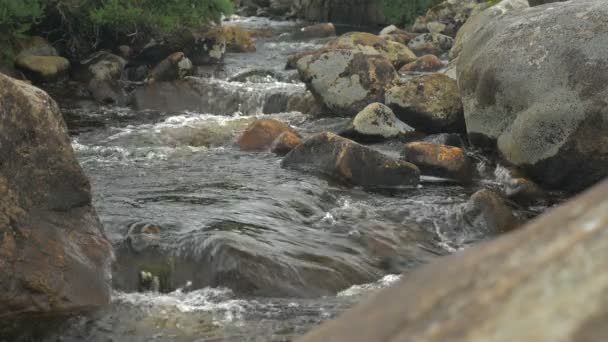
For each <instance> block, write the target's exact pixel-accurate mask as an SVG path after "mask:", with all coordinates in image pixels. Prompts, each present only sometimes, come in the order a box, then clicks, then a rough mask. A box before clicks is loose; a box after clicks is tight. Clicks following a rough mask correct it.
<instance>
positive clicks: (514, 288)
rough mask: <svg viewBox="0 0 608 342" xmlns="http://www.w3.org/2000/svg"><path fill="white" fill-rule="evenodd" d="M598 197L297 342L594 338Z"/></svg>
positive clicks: (408, 281) (434, 267)
mask: <svg viewBox="0 0 608 342" xmlns="http://www.w3.org/2000/svg"><path fill="white" fill-rule="evenodd" d="M606 193H608V183H607V182H604V183H602V184H600V185H598V186H597V187H596V188H595V189H594V190H592V191H589V192H587V193H586V194H584V195H583V196H579V197H577V198H575V199H573V200H571V201H570V202H569V203H567V204H564V205H562V206H560V207H557V208H554V209H552V210H550V211H549V212H547V213H545V214H544V215H542V216H541V217H539V218H538V219H536V220H534V221H532V222H530V223H529V224H527V225H525V226H524V227H522V228H520V229H518V230H517V231H514V232H512V233H510V234H506V235H503V236H500V237H498V238H497V239H495V240H492V241H489V242H486V243H483V244H479V245H477V246H473V247H470V248H467V249H466V250H464V251H462V252H460V253H456V254H454V255H452V256H448V257H445V258H442V259H440V260H437V261H436V262H433V263H431V264H429V265H427V266H424V267H421V268H420V269H418V270H416V271H414V272H411V273H409V274H408V276H407V277H404V278H403V279H402V280H401V281H400V282H399V283H397V284H395V286H393V287H391V288H389V289H386V290H384V291H383V292H381V293H379V294H377V295H375V296H374V297H372V298H370V299H368V300H366V301H364V302H363V303H361V304H359V305H358V306H357V307H355V308H354V309H352V310H350V311H349V312H347V313H345V314H344V315H342V317H340V318H338V319H337V320H333V321H329V322H327V323H325V324H324V325H322V326H321V327H319V328H318V329H316V330H315V331H313V332H311V333H309V334H308V335H307V336H305V337H304V338H302V339H300V341H302V342H312V341H350V342H367V341H407V340H411V341H428V342H439V341H446V340H448V341H492V340H494V341H533V340H539V341H546V340H552V339H553V340H558V341H596V340H598V339H599V340H601V339H602V336H605V335H604V334H605V325H604V324H603V322H604V320H603V317H605V316H606V314H607V312H608V309H607V308H608V303H607V302H606V299H605V298H604V297H601V296H600V297H598V296H597V294H598V293H604V292H606V291H608V280H607V279H605V278H604V277H601V276H598V275H599V274H602V272H603V270H604V269H605V268H606V267H607V266H608V265H607V264H606V262H605V260H607V256H606V254H605V253H606V251H608V239H606V238H605V236H606V229H605V227H606V226H607V225H608V214H607V211H606V207H607V206H608V198H607V197H606ZM556 228H557V229H556ZM590 260H593V262H589V261H590ZM583 265H585V266H583ZM395 298H400V299H401V300H395ZM588 303H595V304H594V305H589V304H588ZM453 308H459V309H458V310H453ZM565 308H568V309H567V310H568V312H569V314H567V315H564V310H566V309H565ZM524 313H525V314H524ZM530 327H542V329H534V328H530Z"/></svg>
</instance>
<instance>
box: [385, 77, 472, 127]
mask: <svg viewBox="0 0 608 342" xmlns="http://www.w3.org/2000/svg"><path fill="white" fill-rule="evenodd" d="M385 104H386V105H387V106H389V107H391V108H392V109H393V111H395V114H396V115H397V117H398V118H399V119H401V120H402V121H403V122H405V123H407V124H408V125H411V126H412V127H414V128H416V129H418V130H421V131H423V132H427V133H444V132H459V131H463V130H464V117H463V111H462V103H461V102H460V92H459V91H458V84H457V83H456V81H455V80H453V79H451V78H449V77H448V76H446V75H444V74H431V75H422V76H417V77H414V78H412V79H410V80H408V81H404V82H398V83H396V84H395V85H393V86H392V87H391V88H389V89H387V91H386V101H385Z"/></svg>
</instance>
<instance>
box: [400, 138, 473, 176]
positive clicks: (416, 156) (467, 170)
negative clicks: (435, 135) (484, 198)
mask: <svg viewBox="0 0 608 342" xmlns="http://www.w3.org/2000/svg"><path fill="white" fill-rule="evenodd" d="M403 156H404V158H405V159H406V160H408V161H409V162H411V163H413V164H415V165H418V167H420V169H421V170H422V172H423V173H427V174H430V175H433V176H438V177H447V178H456V179H459V180H462V181H464V180H470V178H471V165H470V161H469V159H468V158H467V156H466V154H465V153H464V150H463V149H461V148H460V147H453V146H447V145H439V144H433V143H429V142H413V143H409V144H407V145H406V146H405V150H404V153H403Z"/></svg>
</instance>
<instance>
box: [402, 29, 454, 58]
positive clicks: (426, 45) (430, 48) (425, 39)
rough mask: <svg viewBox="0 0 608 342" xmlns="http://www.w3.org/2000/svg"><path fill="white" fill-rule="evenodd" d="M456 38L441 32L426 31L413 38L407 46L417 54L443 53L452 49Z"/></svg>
mask: <svg viewBox="0 0 608 342" xmlns="http://www.w3.org/2000/svg"><path fill="white" fill-rule="evenodd" d="M452 45H454V38H452V37H449V36H446V35H444V34H439V33H424V34H421V35H419V36H417V37H416V38H414V39H412V40H411V41H410V42H409V43H408V44H407V46H408V47H409V48H410V50H411V51H412V52H414V53H415V54H416V55H417V56H421V55H427V54H431V55H441V54H443V53H445V52H448V51H450V49H451V48H452Z"/></svg>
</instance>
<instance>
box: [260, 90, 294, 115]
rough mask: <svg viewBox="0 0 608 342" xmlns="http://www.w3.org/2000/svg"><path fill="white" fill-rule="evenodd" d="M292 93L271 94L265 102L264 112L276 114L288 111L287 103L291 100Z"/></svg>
mask: <svg viewBox="0 0 608 342" xmlns="http://www.w3.org/2000/svg"><path fill="white" fill-rule="evenodd" d="M289 98H290V94H285V93H276V94H270V95H269V96H268V97H267V98H266V101H265V102H264V108H262V113H264V114H276V113H285V112H286V111H287V103H288V102H289Z"/></svg>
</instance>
